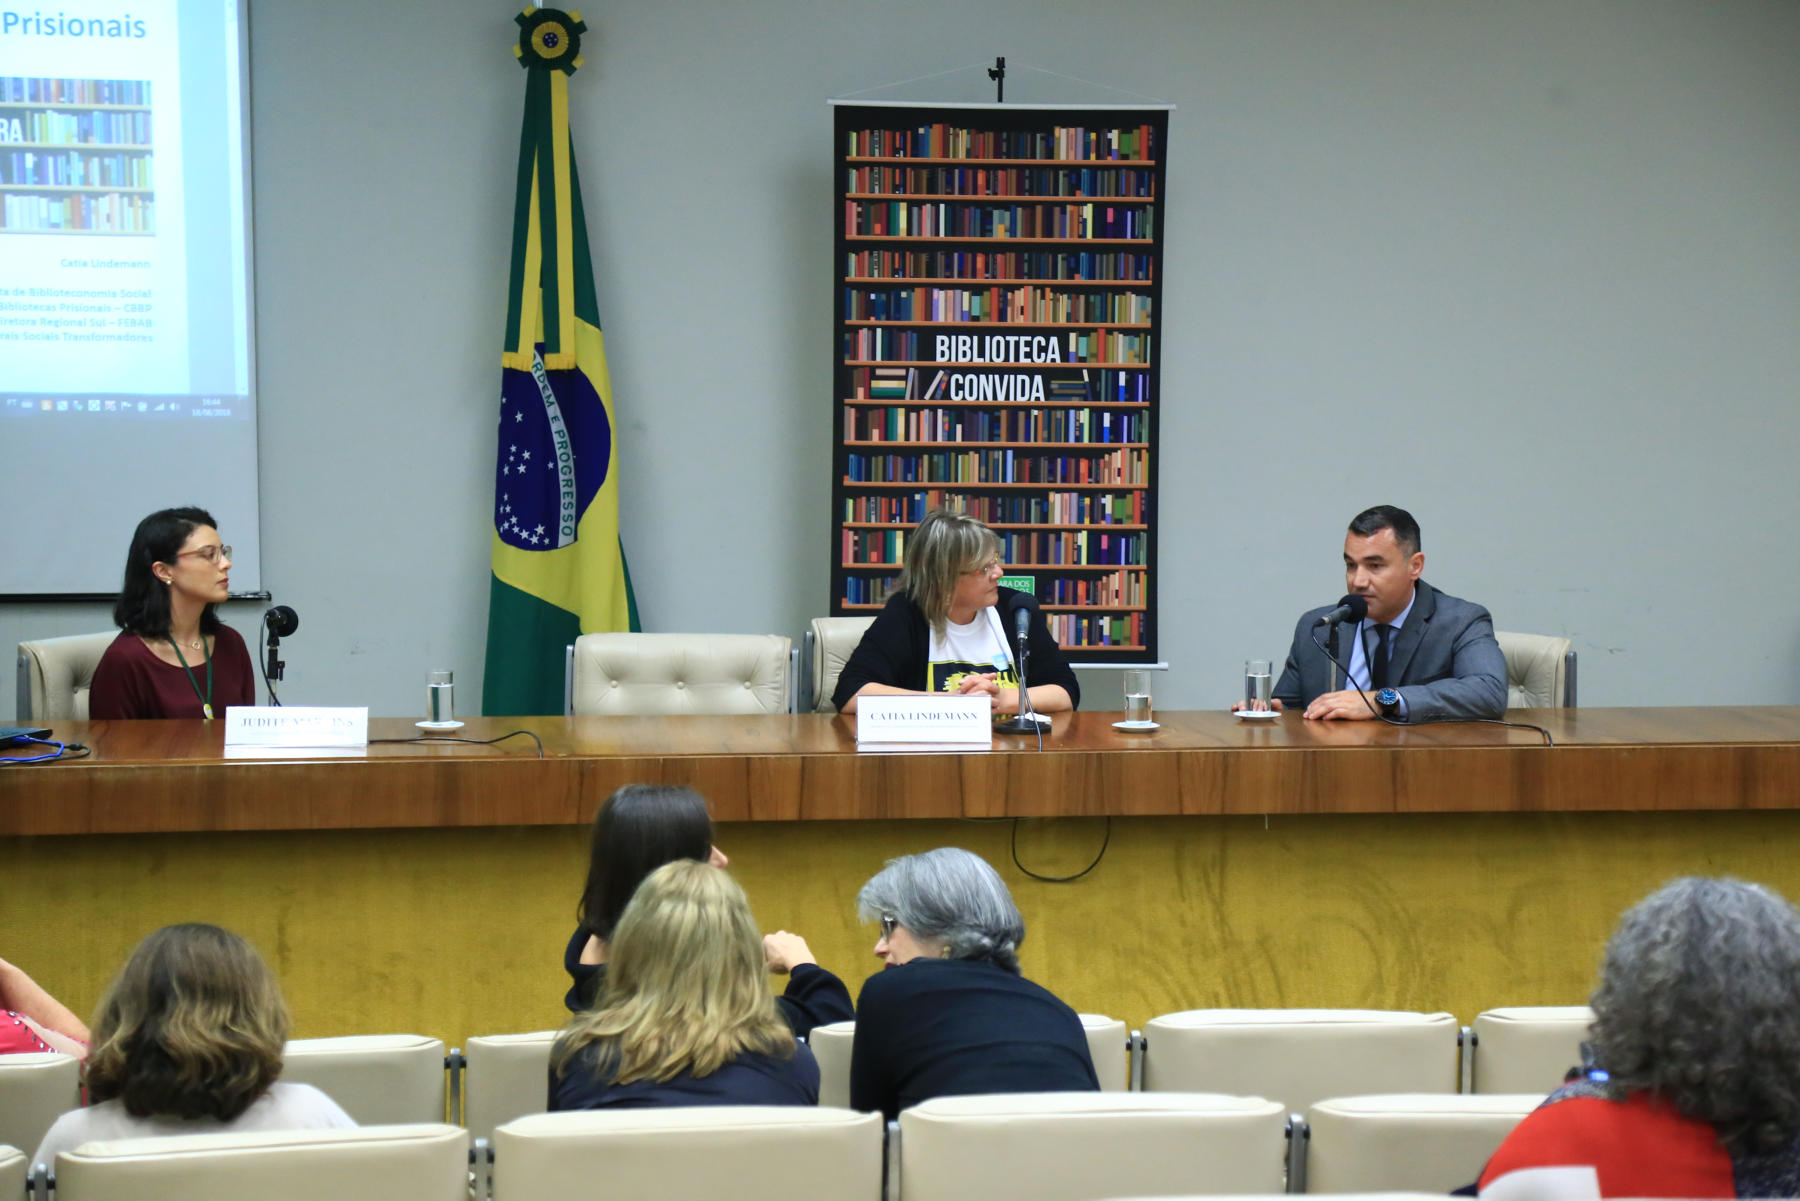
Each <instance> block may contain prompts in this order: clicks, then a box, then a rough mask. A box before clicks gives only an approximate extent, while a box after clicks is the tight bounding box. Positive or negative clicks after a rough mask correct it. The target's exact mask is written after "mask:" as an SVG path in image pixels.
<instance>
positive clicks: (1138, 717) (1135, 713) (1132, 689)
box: [1125, 667, 1151, 724]
mask: <svg viewBox="0 0 1800 1201" xmlns="http://www.w3.org/2000/svg"><path fill="white" fill-rule="evenodd" d="M1125 720H1126V721H1130V722H1138V723H1140V724H1143V723H1148V722H1149V721H1150V720H1151V718H1150V673H1149V672H1148V671H1145V670H1143V669H1142V668H1136V667H1134V668H1128V669H1126V672H1125Z"/></svg>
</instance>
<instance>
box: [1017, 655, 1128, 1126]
mask: <svg viewBox="0 0 1800 1201" xmlns="http://www.w3.org/2000/svg"><path fill="white" fill-rule="evenodd" d="M1027 666H1029V665H1027ZM1077 1016H1079V1017H1080V1018H1081V1025H1082V1028H1083V1029H1084V1030H1086V1031H1087V1040H1088V1054H1089V1055H1092V1056H1093V1057H1094V1074H1095V1075H1097V1076H1099V1077H1100V1087H1101V1089H1102V1090H1103V1091H1105V1092H1109V1093H1122V1092H1125V1091H1126V1090H1127V1089H1129V1088H1130V1087H1131V1050H1132V1041H1131V1032H1130V1031H1129V1030H1127V1029H1126V1028H1125V1023H1124V1022H1121V1021H1119V1019H1117V1018H1109V1017H1106V1016H1105V1015H1104V1014H1098V1013H1083V1014H1078V1015H1077Z"/></svg>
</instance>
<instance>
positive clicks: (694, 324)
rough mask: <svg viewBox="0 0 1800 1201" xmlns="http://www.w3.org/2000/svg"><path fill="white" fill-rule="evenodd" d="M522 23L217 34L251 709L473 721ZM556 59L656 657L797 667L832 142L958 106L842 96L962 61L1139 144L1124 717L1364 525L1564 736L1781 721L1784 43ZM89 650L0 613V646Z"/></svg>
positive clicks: (1755, 25) (1374, 41)
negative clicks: (780, 643) (278, 678)
mask: <svg viewBox="0 0 1800 1201" xmlns="http://www.w3.org/2000/svg"><path fill="white" fill-rule="evenodd" d="M515 11H516V6H514V5H511V4H507V3H498V2H494V0H489V2H486V3H475V2H474V0H439V2H437V3H432V4H429V5H426V4H416V3H414V4H404V3H393V4H380V5H369V4H365V3H362V2H360V0H358V2H354V3H353V2H352V0H307V2H306V3H254V4H253V12H252V27H253V56H252V61H253V65H254V71H255V76H254V84H253V87H254V98H255V114H254V122H253V129H254V133H255V148H254V153H255V171H256V209H255V213H256V243H257V244H256V255H257V264H256V265H257V304H258V321H259V331H260V348H259V349H260V380H261V389H262V423H263V424H262V452H261V454H262V479H263V522H264V528H263V539H264V543H263V544H264V556H265V559H264V578H265V582H266V584H267V586H268V587H270V588H271V589H272V590H273V591H274V592H275V594H276V597H277V599H279V600H281V601H283V602H286V603H288V604H291V605H293V606H295V608H297V609H298V610H299V612H300V614H301V619H302V628H301V632H300V633H299V634H298V635H296V636H295V637H294V638H293V639H292V640H291V641H290V642H289V643H288V644H287V646H288V657H289V660H290V663H291V666H290V670H289V684H288V687H287V688H286V689H285V690H284V696H285V698H286V699H287V700H288V701H289V702H290V703H299V702H304V703H313V704H342V703H367V704H369V705H370V706H372V707H373V709H374V710H376V711H377V712H382V713H410V712H412V711H414V710H415V709H417V708H418V707H419V705H420V703H421V690H422V684H423V679H424V674H425V672H426V671H427V670H428V669H429V668H432V667H439V666H451V667H454V668H456V669H457V671H458V673H459V682H460V683H461V684H463V685H464V688H463V689H461V690H459V691H462V692H463V694H464V695H463V698H462V700H463V704H464V705H465V706H468V705H470V704H472V703H473V701H474V699H475V698H476V697H477V696H478V695H479V691H478V689H479V682H480V676H481V663H482V648H483V640H484V636H485V622H486V615H487V613H486V601H487V557H488V538H489V507H490V503H491V500H492V497H491V489H492V478H493V450H494V446H493V441H494V423H495V417H496V412H497V406H496V394H497V381H498V368H497V355H498V348H499V339H500V325H501V316H502V305H503V302H504V296H503V292H504V287H505V273H506V267H507V261H506V253H507V240H508V233H509V229H510V224H509V223H510V218H511V213H510V205H511V194H510V187H511V181H512V170H513V163H514V156H515V154H516V148H517V139H518V124H519V115H520V105H521V101H522V97H523V88H524V80H523V77H522V76H523V73H522V72H521V71H520V70H519V69H518V68H517V67H516V66H515V65H514V62H513V59H512V56H511V53H510V51H509V49H508V46H509V43H510V41H511V39H512V38H513V36H514V34H515V30H516V27H515V26H514V25H513V23H512V14H513V13H514V12H515ZM588 19H589V20H590V21H591V22H592V24H593V29H592V30H591V31H590V39H591V40H590V42H589V44H588V46H587V48H586V56H587V62H586V66H585V67H584V69H583V70H582V71H581V72H580V73H578V74H577V75H576V76H575V78H574V80H573V83H572V89H571V95H572V97H573V108H574V113H573V121H574V129H575V137H576V145H577V149H578V153H579V156H580V162H581V166H582V178H583V183H584V186H585V190H586V201H587V211H588V218H589V227H590V230H591V231H592V234H593V243H594V248H595V264H594V265H595V269H596V271H597V273H598V276H599V287H600V308H601V315H602V319H603V321H604V323H605V326H606V332H607V338H608V346H609V354H610V360H611V368H612V375H613V382H614V386H615V391H616V395H617V397H618V410H619V414H620V417H621V424H622V430H621V434H620V437H621V444H622V447H623V461H624V469H623V473H622V480H623V484H622V490H623V505H624V518H623V522H624V538H625V542H626V546H627V549H628V553H629V555H630V560H631V567H632V572H633V576H634V579H635V581H636V584H637V587H638V596H639V601H640V604H641V606H642V610H643V614H644V619H645V624H646V627H647V628H649V629H652V630H719V631H730V630H742V631H753V630H754V631H779V632H785V633H789V634H792V635H794V636H796V637H798V635H799V633H800V632H801V630H802V629H803V627H804V624H805V622H806V619H807V618H808V617H809V616H812V615H814V614H818V613H822V612H824V611H825V609H826V605H827V579H828V577H827V558H828V554H829V549H830V545H831V535H830V527H829V518H830V512H829V510H830V478H829V476H830V461H831V456H830V430H831V417H832V412H831V406H832V396H831V374H830V367H829V363H830V355H831V348H832V329H831V312H832V304H831V301H832V292H831V287H832V267H833V264H832V262H831V252H830V247H831V226H832V221H833V220H834V216H835V214H834V212H833V208H832V204H831V201H830V194H831V186H832V177H831V166H830V160H831V153H832V148H831V147H830V145H829V131H830V119H829V114H828V112H827V109H826V105H825V100H826V99H827V98H828V97H833V96H846V95H849V94H850V93H853V92H857V91H860V90H863V89H868V88H870V87H872V86H874V85H878V84H884V83H887V82H889V81H894V80H906V79H912V78H914V77H918V76H926V75H930V74H933V73H937V72H943V71H946V70H949V69H952V68H958V67H964V66H969V67H970V68H971V69H968V70H963V71H960V72H956V73H953V74H950V75H948V76H944V77H942V78H939V79H936V80H931V81H927V82H917V83H912V84H906V85H903V86H899V87H895V88H887V89H884V90H880V91H876V92H872V93H869V94H868V95H869V97H870V98H876V99H895V100H908V101H920V102H926V101H933V100H981V99H988V98H991V94H992V93H991V90H990V86H989V85H988V84H987V82H986V80H985V79H984V78H983V76H982V73H981V71H980V70H979V69H978V67H977V66H976V65H977V64H981V63H985V62H987V61H991V59H992V57H993V55H995V54H1005V55H1006V56H1007V58H1008V61H1009V62H1010V63H1011V64H1012V68H1013V71H1012V76H1011V78H1010V79H1009V81H1008V88H1007V92H1008V98H1009V99H1011V100H1016V101H1021V102H1046V103H1055V102H1070V103H1084V102H1109V101H1110V102H1134V101H1141V100H1142V99H1143V95H1142V94H1146V93H1147V94H1148V95H1149V96H1150V97H1152V98H1155V99H1159V100H1168V101H1172V102H1174V103H1175V104H1177V105H1178V106H1179V108H1178V111H1177V112H1176V113H1175V114H1174V116H1173V119H1172V124H1171V140H1172V143H1173V145H1172V149H1171V154H1170V172H1169V185H1168V186H1169V197H1168V205H1167V210H1166V211H1167V217H1166V221H1167V227H1168V229H1169V231H1170V235H1169V241H1168V246H1167V258H1166V285H1165V291H1164V304H1165V312H1164V330H1165V338H1164V350H1163V387H1164V397H1163V418H1162V420H1163V428H1162V469H1163V478H1164V485H1163V493H1162V515H1161V521H1162V526H1161V529H1162V545H1161V556H1162V558H1161V567H1162V583H1161V595H1160V599H1161V604H1162V613H1163V639H1164V641H1163V648H1162V649H1163V657H1164V658H1165V659H1167V660H1168V661H1169V663H1170V664H1171V671H1170V673H1169V676H1168V678H1167V680H1166V681H1165V682H1164V683H1163V684H1162V685H1161V687H1160V689H1159V698H1158V699H1159V703H1160V704H1162V705H1165V706H1173V707H1197V706H1211V705H1222V704H1224V703H1225V702H1226V701H1228V700H1229V699H1230V697H1231V695H1232V693H1233V691H1234V689H1235V687H1236V675H1237V673H1238V671H1239V670H1240V664H1241V660H1242V659H1243V658H1245V657H1246V656H1249V655H1276V656H1279V655H1280V654H1282V653H1283V652H1284V650H1285V648H1286V645H1287V640H1288V637H1289V634H1290V631H1291V629H1292V622H1293V618H1294V615H1295V614H1296V613H1297V612H1298V611H1299V610H1300V609H1302V608H1304V607H1306V606H1309V605H1313V604H1318V603H1323V602H1324V601H1327V600H1330V599H1332V598H1334V597H1335V596H1337V595H1338V593H1339V592H1340V591H1342V577H1341V575H1340V574H1339V567H1338V553H1339V546H1340V542H1341V537H1342V529H1343V526H1344V524H1345V522H1346V521H1347V520H1348V518H1349V517H1350V516H1351V514H1353V513H1354V512H1356V511H1357V510H1358V509H1360V508H1362V507H1363V506H1364V505H1366V504H1370V503H1375V502H1390V503H1397V504H1402V505H1405V506H1407V507H1409V508H1411V509H1412V510H1413V511H1414V513H1415V514H1417V515H1418V517H1419V519H1420V522H1421V524H1422V525H1423V527H1424V532H1425V546H1426V551H1427V557H1428V564H1427V569H1426V575H1427V577H1428V578H1429V579H1431V580H1432V581H1433V582H1435V583H1437V584H1438V585H1439V586H1440V587H1443V588H1446V589H1448V590H1449V591H1451V592H1454V593H1456V594H1458V595H1462V596H1466V597H1470V598H1473V599H1476V600H1479V601H1481V602H1483V603H1485V604H1487V605H1488V606H1489V607H1490V608H1491V609H1492V610H1493V611H1494V615H1495V618H1496V621H1497V623H1498V624H1499V625H1500V626H1501V627H1502V628H1509V629H1523V630H1538V631H1545V632H1553V633H1562V634H1567V635H1568V636H1570V637H1572V638H1573V639H1574V641H1575V645H1576V647H1577V649H1578V650H1579V651H1580V653H1581V656H1582V690H1583V698H1582V699H1583V701H1584V703H1586V704H1592V705H1623V704H1657V705H1669V704H1691V703H1701V704H1727V703H1757V704H1766V703H1788V704H1791V703H1795V702H1800V682H1797V681H1800V622H1797V621H1796V620H1795V616H1796V615H1795V605H1794V599H1793V598H1794V593H1795V591H1796V582H1797V581H1796V575H1797V572H1796V569H1795V567H1794V548H1793V538H1792V535H1791V533H1790V531H1792V530H1793V529H1794V528H1796V525H1797V524H1800V487H1797V486H1796V468H1795V463H1796V458H1797V457H1800V456H1797V455H1796V446H1797V445H1800V403H1796V402H1797V401H1800V120H1797V119H1796V118H1797V117H1800V72H1797V71H1795V70H1794V64H1795V63H1796V62H1800V5H1795V4H1793V3H1790V2H1788V0H1769V2H1767V3H1753V2H1749V0H1690V2H1681V3H1674V2H1669V3H1650V2H1644V3H1632V4H1625V3H1619V2H1618V0H1604V2H1592V0H1558V2H1555V3H1549V2H1535V3H1526V2H1502V0H1494V2H1491V3H1485V4H1476V3H1471V2H1454V3H1453V2H1448V0H1434V2H1431V3H1426V2H1423V0H1407V2H1404V3H1386V2H1380V0H1314V2H1308V3H1303V2H1298V0H1284V2H1270V0H1215V2H1212V3H1193V2H1188V0H1162V2H1152V0H1115V2H1114V3H1111V4H1108V5H1106V6H1104V7H1103V8H1097V7H1096V6H1094V5H1093V4H1091V3H1085V2H1084V3H1079V4H1077V3H1066V2H1060V0H1057V2H1031V0H1004V2H1002V0H994V2H986V3H970V2H968V0H910V2H908V3H903V4H893V3H873V2H870V0H832V2H830V3H826V2H820V0H764V2H762V3H757V4H743V3H741V2H739V0H731V2H727V0H671V2H669V3H662V4H625V5H616V6H608V7H607V8H606V9H601V10H594V11H592V12H590V13H588ZM1076 76H1079V77H1081V78H1080V79H1075V78H1072V77H1076ZM1084 81H1098V82H1097V83H1090V82H1084ZM1101 85H1108V86H1101ZM1117 89H1135V90H1136V91H1135V92H1125V91H1120V90H1117ZM193 493H194V497H195V499H196V501H197V502H200V503H204V502H205V500H206V495H205V484H204V476H203V475H201V476H198V477H196V479H195V482H194V487H193ZM224 533H225V535H226V537H227V538H229V537H230V536H231V531H229V530H226V531H224ZM21 549H22V548H21V547H19V546H17V545H15V549H14V553H20V551H21ZM123 550H124V548H123V547H121V548H120V551H121V557H123V556H122V552H123ZM227 619H228V620H231V621H234V622H235V623H237V624H238V625H239V628H240V629H243V628H247V627H249V626H251V625H253V623H254V611H253V610H250V611H244V612H238V613H233V614H228V616H227ZM105 624H106V622H105V617H104V612H103V609H102V608H100V607H95V606H80V607H46V606H32V607H25V606H12V607H8V608H5V609H0V645H10V644H11V643H12V642H15V641H17V640H18V639H19V638H26V637H38V636H45V635H49V634H54V633H64V632H73V631H78V630H85V629H95V628H101V627H103V626H104V625H105ZM1096 675H1099V673H1089V677H1090V678H1089V681H1088V684H1089V687H1090V689H1092V690H1093V692H1095V693H1097V694H1098V695H1096V696H1095V697H1094V703H1095V704H1096V705H1100V704H1101V703H1102V702H1104V705H1105V706H1106V707H1116V704H1117V702H1116V700H1114V696H1115V690H1116V687H1117V685H1116V683H1114V681H1113V677H1111V676H1100V678H1098V679H1096V678H1093V677H1095V676H1096ZM11 695H12V693H11V690H10V689H8V690H6V692H5V694H4V696H3V697H0V706H8V707H9V706H10V705H11Z"/></svg>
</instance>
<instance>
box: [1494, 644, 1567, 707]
mask: <svg viewBox="0 0 1800 1201" xmlns="http://www.w3.org/2000/svg"><path fill="white" fill-rule="evenodd" d="M1494 641H1496V642H1498V643H1499V644H1500V653H1501V654H1502V655H1504V656H1505V657H1506V707H1507V708H1508V709H1573V708H1574V707H1575V652H1574V651H1572V650H1570V649H1569V640H1568V639H1567V638H1557V637H1554V636H1552V635H1549V634H1514V633H1506V632H1500V631H1496V632H1495V634H1494Z"/></svg>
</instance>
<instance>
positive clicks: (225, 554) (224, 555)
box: [175, 546, 231, 563]
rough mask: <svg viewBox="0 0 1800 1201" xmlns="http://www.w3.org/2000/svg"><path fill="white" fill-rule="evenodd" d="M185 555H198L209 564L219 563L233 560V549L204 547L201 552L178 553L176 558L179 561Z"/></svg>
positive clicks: (185, 551) (187, 551)
mask: <svg viewBox="0 0 1800 1201" xmlns="http://www.w3.org/2000/svg"><path fill="white" fill-rule="evenodd" d="M183 555H198V556H200V557H201V558H202V559H205V560H206V561H207V562H208V563H217V562H218V561H219V560H220V559H229V558H231V548H230V547H229V546H203V547H201V548H200V549H199V550H184V551H177V552H176V554H175V557H176V558H177V559H179V558H181V557H182V556H183Z"/></svg>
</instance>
